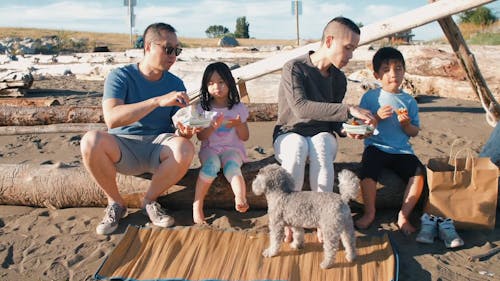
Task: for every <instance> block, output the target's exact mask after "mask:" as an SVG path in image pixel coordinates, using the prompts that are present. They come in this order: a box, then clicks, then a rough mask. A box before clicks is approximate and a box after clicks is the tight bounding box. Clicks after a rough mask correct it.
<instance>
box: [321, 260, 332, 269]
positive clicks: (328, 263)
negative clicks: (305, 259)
mask: <svg viewBox="0 0 500 281" xmlns="http://www.w3.org/2000/svg"><path fill="white" fill-rule="evenodd" d="M319 266H320V267H321V268H323V269H328V268H331V267H332V266H333V261H328V260H324V261H323V262H321V264H320V265H319Z"/></svg>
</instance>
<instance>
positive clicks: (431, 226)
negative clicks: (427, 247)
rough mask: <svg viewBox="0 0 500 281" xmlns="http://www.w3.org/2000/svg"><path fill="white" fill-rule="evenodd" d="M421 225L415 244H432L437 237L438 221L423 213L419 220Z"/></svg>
mask: <svg viewBox="0 0 500 281" xmlns="http://www.w3.org/2000/svg"><path fill="white" fill-rule="evenodd" d="M420 220H421V221H422V224H421V226H420V232H419V233H418V235H417V239H416V240H417V242H420V243H426V244H432V243H434V239H435V238H436V237H437V235H438V224H437V222H438V219H437V217H435V216H434V215H429V214H427V213H424V214H423V215H422V217H421V218H420Z"/></svg>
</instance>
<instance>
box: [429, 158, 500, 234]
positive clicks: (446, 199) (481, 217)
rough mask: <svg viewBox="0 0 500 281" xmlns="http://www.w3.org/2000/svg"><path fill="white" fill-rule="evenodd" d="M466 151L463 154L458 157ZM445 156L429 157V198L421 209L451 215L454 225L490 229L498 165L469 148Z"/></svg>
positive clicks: (435, 213) (494, 208)
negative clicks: (475, 153)
mask: <svg viewBox="0 0 500 281" xmlns="http://www.w3.org/2000/svg"><path fill="white" fill-rule="evenodd" d="M461 152H466V153H465V154H466V158H458V157H457V156H458V155H459V154H461ZM451 154H452V153H451V152H450V157H447V158H434V159H429V162H428V164H427V183H428V186H429V198H428V201H427V204H426V206H425V208H424V211H425V212H426V213H429V214H433V215H437V216H441V217H445V218H451V219H453V220H454V221H455V227H456V228H457V229H493V228H494V227H495V214H496V206H497V195H498V167H497V166H496V165H495V164H493V163H492V162H491V161H490V158H486V157H473V156H472V152H471V151H470V150H469V149H463V150H460V151H458V152H457V153H456V154H455V155H453V156H452V155H451Z"/></svg>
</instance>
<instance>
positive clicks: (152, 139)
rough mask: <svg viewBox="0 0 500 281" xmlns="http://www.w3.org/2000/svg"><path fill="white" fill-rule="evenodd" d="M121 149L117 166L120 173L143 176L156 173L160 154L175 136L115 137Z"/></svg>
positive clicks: (167, 134)
mask: <svg viewBox="0 0 500 281" xmlns="http://www.w3.org/2000/svg"><path fill="white" fill-rule="evenodd" d="M113 136H114V137H115V139H116V142H117V143H118V146H119V147H120V152H121V157H120V160H118V162H117V163H116V164H115V166H116V169H117V171H118V172H119V173H121V174H125V175H141V174H144V173H154V172H155V171H156V169H158V167H159V166H160V152H161V150H162V148H163V147H164V146H165V142H166V141H168V140H170V139H171V138H173V137H175V135H174V134H169V133H165V134H160V135H147V136H141V135H113Z"/></svg>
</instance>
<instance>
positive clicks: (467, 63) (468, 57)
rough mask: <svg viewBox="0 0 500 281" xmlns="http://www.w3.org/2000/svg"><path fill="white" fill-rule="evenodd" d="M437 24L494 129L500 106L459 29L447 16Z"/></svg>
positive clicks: (499, 115)
mask: <svg viewBox="0 0 500 281" xmlns="http://www.w3.org/2000/svg"><path fill="white" fill-rule="evenodd" d="M429 2H431V3H434V2H436V0H429ZM438 23H439V25H440V26H441V28H442V29H443V32H444V34H445V36H446V38H447V39H448V42H450V45H451V47H452V49H453V51H454V52H455V54H456V56H457V58H458V60H459V62H460V65H461V66H462V68H463V69H464V70H465V73H466V75H467V78H468V79H469V82H470V84H471V86H472V89H473V90H474V93H475V94H476V96H477V97H478V98H479V100H480V101H481V104H482V105H483V107H484V109H485V110H486V112H487V121H488V123H489V124H490V125H492V126H493V127H494V126H495V125H496V123H497V122H498V120H500V104H498V102H497V101H496V99H495V97H494V96H493V95H492V94H491V91H490V89H489V88H488V85H487V84H486V81H485V80H484V78H483V75H482V74H481V71H480V70H479V67H478V65H477V63H476V59H475V58H474V55H473V54H472V52H471V51H470V50H469V48H468V46H467V43H466V42H465V39H464V37H463V36H462V33H461V32H460V29H459V27H458V26H457V25H456V24H455V22H454V21H453V19H452V18H451V17H449V16H448V17H444V18H441V19H439V20H438Z"/></svg>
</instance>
